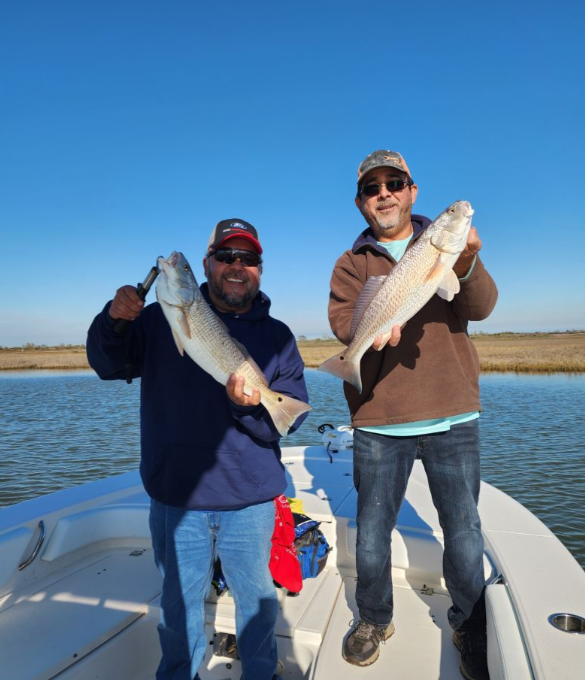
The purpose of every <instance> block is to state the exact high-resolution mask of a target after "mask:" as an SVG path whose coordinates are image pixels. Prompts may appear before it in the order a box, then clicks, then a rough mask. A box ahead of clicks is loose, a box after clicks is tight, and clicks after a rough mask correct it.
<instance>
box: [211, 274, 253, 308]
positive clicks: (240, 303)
mask: <svg viewBox="0 0 585 680" xmlns="http://www.w3.org/2000/svg"><path fill="white" fill-rule="evenodd" d="M207 283H208V284H209V288H210V289H211V292H212V293H213V294H214V295H215V297H216V298H217V299H218V300H221V301H222V302H223V304H224V305H225V306H226V307H227V308H228V309H243V308H244V307H247V306H248V305H249V304H251V303H252V300H253V299H254V298H255V297H256V294H257V293H258V291H254V290H252V289H251V288H250V287H249V286H248V287H247V288H246V290H245V291H244V293H242V294H240V295H236V294H230V293H226V292H225V291H224V290H223V288H222V287H221V285H218V284H217V283H216V281H215V279H213V278H209V279H208V280H207Z"/></svg>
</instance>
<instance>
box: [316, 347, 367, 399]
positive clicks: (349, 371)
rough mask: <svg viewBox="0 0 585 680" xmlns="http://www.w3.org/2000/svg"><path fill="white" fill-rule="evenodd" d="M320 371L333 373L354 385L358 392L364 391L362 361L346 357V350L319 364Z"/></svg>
mask: <svg viewBox="0 0 585 680" xmlns="http://www.w3.org/2000/svg"><path fill="white" fill-rule="evenodd" d="M319 370H320V371H325V373H331V375H334V376H336V377H338V378H341V379H342V380H345V382H348V383H349V384H350V385H353V386H354V387H355V388H356V390H357V391H358V392H360V393H361V391H362V376H361V375H360V362H359V361H357V360H356V359H353V360H349V359H346V357H345V352H341V353H340V354H337V355H336V356H334V357H331V359H327V361H325V362H324V363H322V364H321V366H319Z"/></svg>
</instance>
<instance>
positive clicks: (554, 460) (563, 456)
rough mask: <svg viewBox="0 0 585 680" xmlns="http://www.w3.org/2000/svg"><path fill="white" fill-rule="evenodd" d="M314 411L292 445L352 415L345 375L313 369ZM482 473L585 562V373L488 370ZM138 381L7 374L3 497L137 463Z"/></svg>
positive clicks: (0, 469)
mask: <svg viewBox="0 0 585 680" xmlns="http://www.w3.org/2000/svg"><path fill="white" fill-rule="evenodd" d="M307 384H308V387H309V392H310V397H311V403H312V405H313V411H311V412H310V413H309V417H308V419H307V421H306V422H305V424H304V425H303V427H302V428H301V429H300V431H299V432H297V433H295V434H294V435H292V436H291V437H289V438H288V440H287V444H290V445H294V444H299V445H300V444H318V443H320V441H321V436H320V435H319V434H318V432H317V427H318V426H319V425H320V424H321V423H326V422H329V423H332V424H335V425H340V424H347V423H348V416H347V411H346V407H345V402H344V399H343V394H342V390H341V382H340V381H339V380H337V379H335V378H333V377H332V376H330V375H328V374H325V373H319V372H317V371H307ZM481 384H482V394H483V406H484V413H483V414H482V417H481V420H480V423H481V432H482V448H483V478H484V479H485V481H487V482H490V483H491V484H494V485H495V486H497V487H498V488H500V489H502V491H505V492H506V493H508V494H510V495H511V496H513V497H514V498H515V499H516V500H518V501H520V503H522V504H524V505H525V506H526V507H528V508H529V509H530V510H531V511H532V512H534V513H535V514H536V515H537V516H538V517H539V518H540V519H541V520H542V521H543V522H544V523H545V524H546V525H547V526H549V527H550V529H552V530H553V531H554V532H555V533H556V534H557V536H559V538H560V539H561V540H562V541H563V542H564V543H565V545H566V546H567V547H568V548H569V550H571V552H572V553H573V554H574V555H575V557H576V558H577V559H578V560H579V562H580V564H581V566H582V567H584V568H585V510H584V508H583V499H584V498H585V476H584V475H583V470H584V469H585V415H584V413H583V405H584V404H585V376H582V375H578V376H567V375H543V376H540V375H515V374H509V373H505V374H486V375H484V376H482V381H481ZM138 401H139V383H138V382H137V381H135V382H134V383H132V385H127V384H126V383H124V382H120V381H116V382H102V381H100V380H99V379H98V378H97V377H96V376H95V375H94V374H93V373H91V372H86V371H80V372H66V373H58V372H47V371H39V372H17V373H2V374H0V409H1V416H0V506H5V505H10V504H12V503H17V502H19V501H23V500H27V499H29V498H33V497H35V496H38V495H41V494H45V493H49V492H51V491H56V490H57V489H62V488H65V487H69V486H73V485H76V484H80V483H82V482H85V481H89V480H93V479H98V478H100V477H106V476H108V475H112V474H119V473H121V472H126V471H127V470H132V469H134V468H135V467H136V466H137V465H138V460H139V441H138V436H139V435H138V426H137V424H138Z"/></svg>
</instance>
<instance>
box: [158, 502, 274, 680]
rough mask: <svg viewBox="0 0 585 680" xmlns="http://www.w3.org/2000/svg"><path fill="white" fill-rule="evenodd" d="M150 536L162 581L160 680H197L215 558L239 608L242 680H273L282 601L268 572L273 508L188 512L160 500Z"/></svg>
mask: <svg viewBox="0 0 585 680" xmlns="http://www.w3.org/2000/svg"><path fill="white" fill-rule="evenodd" d="M150 530H151V533H152V543H153V548H154V558H155V561H156V565H157V567H158V568H159V570H160V572H161V574H162V576H163V589H162V598H161V608H162V615H161V621H160V624H159V626H158V631H159V638H160V644H161V648H162V660H161V663H160V665H159V668H158V671H157V674H156V679H157V680H171V678H172V680H193V679H195V680H198V678H199V675H198V672H197V671H198V669H199V666H200V665H201V662H202V661H203V658H204V656H205V652H206V649H207V639H206V636H205V597H206V596H207V594H208V592H209V589H210V586H211V578H212V572H213V565H214V562H215V559H216V557H219V558H220V559H221V565H222V571H223V574H224V576H225V579H226V581H227V584H228V586H229V588H230V591H231V594H232V596H233V598H234V602H235V605H236V639H237V646H238V652H239V655H240V659H241V661H242V669H243V674H242V680H270V679H271V678H272V676H273V673H274V671H275V669H276V665H277V662H278V656H277V652H276V637H275V633H274V628H275V625H276V617H277V614H278V597H277V595H276V591H275V589H274V584H273V581H272V576H271V575H270V570H269V568H268V562H269V560H270V548H271V539H272V533H273V531H274V504H273V502H272V501H270V502H267V503H260V504H258V505H252V506H250V507H247V508H243V509H241V510H223V511H203V510H184V509H182V508H175V507H170V506H168V505H163V504H162V503H158V502H157V501H155V500H152V501H151V505H150Z"/></svg>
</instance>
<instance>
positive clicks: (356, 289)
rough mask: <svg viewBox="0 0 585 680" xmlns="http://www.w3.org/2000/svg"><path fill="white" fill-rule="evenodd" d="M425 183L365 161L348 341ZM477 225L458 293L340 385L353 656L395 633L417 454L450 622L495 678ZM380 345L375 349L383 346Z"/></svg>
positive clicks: (350, 266)
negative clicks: (354, 616) (472, 335)
mask: <svg viewBox="0 0 585 680" xmlns="http://www.w3.org/2000/svg"><path fill="white" fill-rule="evenodd" d="M417 191H418V187H417V185H416V184H414V182H413V180H412V177H411V174H410V171H409V169H408V166H407V165H406V163H405V161H404V159H403V158H402V156H401V155H400V154H399V153H396V152H394V151H375V152H374V153H372V154H370V155H369V156H368V157H367V158H366V159H365V160H364V161H363V162H362V163H361V165H360V167H359V170H358V186H357V196H356V199H355V203H356V206H357V207H358V209H359V210H360V212H361V213H362V215H363V216H364V218H365V220H366V222H367V223H368V225H369V226H368V228H367V229H366V230H365V231H364V232H363V233H362V234H361V235H360V236H359V237H358V239H357V240H356V242H355V243H354V245H353V247H352V249H351V250H348V251H346V252H345V253H344V254H343V255H342V256H341V257H340V258H339V260H338V261H337V263H336V264H335V268H334V271H333V275H332V278H331V294H330V302H329V321H330V323H331V328H332V330H333V332H334V333H335V335H336V336H337V337H338V338H339V340H341V342H343V343H345V344H349V343H350V341H351V337H350V329H351V322H352V317H353V313H354V309H355V307H356V303H357V300H358V297H359V295H360V292H361V290H362V288H363V286H364V284H365V282H366V281H367V279H368V278H370V277H371V276H382V275H387V274H389V272H390V271H391V270H392V269H393V267H394V266H396V263H397V261H398V260H399V259H400V258H401V257H402V255H403V254H404V252H405V251H406V249H407V248H409V247H411V246H412V244H413V243H414V242H416V240H417V238H418V237H419V236H420V235H421V233H422V232H423V231H424V229H426V227H427V226H428V225H429V224H430V220H428V219H427V218H426V217H422V216H420V215H413V214H412V205H413V204H414V202H415V200H416V196H417ZM480 248H481V240H480V238H479V236H478V234H477V231H476V229H475V228H474V227H472V228H471V229H470V232H469V236H468V240H467V245H466V247H465V249H464V251H463V252H462V253H461V255H460V257H459V259H458V261H457V263H456V264H455V266H454V271H455V274H457V276H458V277H459V280H460V285H461V290H460V292H459V293H457V294H456V295H455V297H454V298H453V300H452V301H451V302H448V301H446V300H444V299H442V298H441V297H439V296H438V295H434V296H433V297H432V298H431V300H429V302H427V304H426V305H425V306H424V307H423V308H422V309H421V310H420V311H419V312H418V313H417V314H416V315H415V316H413V317H412V318H411V319H410V321H408V322H407V323H406V325H405V326H404V327H403V328H402V330H401V329H400V328H398V327H395V328H394V329H392V334H391V337H390V338H389V341H388V344H387V345H386V346H384V345H385V340H387V338H382V337H381V336H379V337H378V338H376V339H375V341H374V344H373V347H372V349H371V350H369V351H368V352H366V354H365V355H364V357H363V359H362V362H361V376H362V385H363V389H362V392H361V394H360V393H359V392H358V391H357V390H356V389H355V388H354V387H353V386H352V385H350V384H348V383H344V390H345V396H346V399H347V402H348V406H349V410H350V413H351V419H352V425H353V427H354V428H355V431H354V481H355V485H356V488H357V491H358V509H357V525H358V537H357V573H358V583H357V590H356V601H357V605H358V609H359V613H360V618H359V620H358V621H357V623H356V624H355V625H354V627H353V628H352V630H351V631H350V633H349V635H348V636H347V638H346V640H345V642H344V645H343V656H344V658H345V659H346V660H347V661H348V662H349V663H352V664H356V665H358V666H367V665H369V664H371V663H373V662H374V661H375V660H376V659H377V658H378V655H379V644H380V642H381V641H382V640H385V639H388V638H389V637H390V636H391V635H392V633H393V632H394V624H393V623H392V615H393V596H392V578H391V545H390V535H391V532H392V530H393V528H394V526H395V524H396V518H397V515H398V512H399V510H400V506H401V504H402V501H403V499H404V495H405V492H406V485H407V482H408V478H409V475H410V472H411V470H412V466H413V464H414V461H415V459H417V458H420V459H421V460H422V462H423V465H424V467H425V470H426V473H427V477H428V481H429V487H430V490H431V494H432V496H433V501H434V503H435V506H436V507H437V510H438V513H439V519H440V522H441V526H442V527H443V530H444V537H445V551H444V560H443V571H444V577H445V581H446V584H447V587H448V589H449V593H450V595H451V598H452V601H453V605H452V607H451V608H450V610H449V622H450V624H451V626H452V627H453V629H454V633H453V641H454V643H455V645H456V646H457V648H458V649H459V650H460V652H461V665H460V667H461V672H462V674H463V675H464V677H466V678H468V679H469V680H484V679H486V678H489V675H488V670H487V654H486V647H487V645H486V620H485V604H484V576H483V539H482V534H481V525H480V519H479V514H478V512H477V502H478V498H479V485H480V460H479V429H478V416H479V411H480V408H481V407H480V402H479V360H478V356H477V352H476V350H475V347H474V346H473V344H472V342H471V340H470V339H469V336H468V334H467V326H468V322H469V321H479V320H481V319H485V318H486V317H487V316H488V315H489V314H490V312H491V311H492V309H493V308H494V305H495V303H496V299H497V289H496V286H495V284H494V282H493V280H492V278H491V277H490V275H489V274H488V273H487V271H486V270H485V268H484V266H483V263H482V262H481V260H480V259H479V256H478V252H479V250H480ZM375 350H378V351H375Z"/></svg>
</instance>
